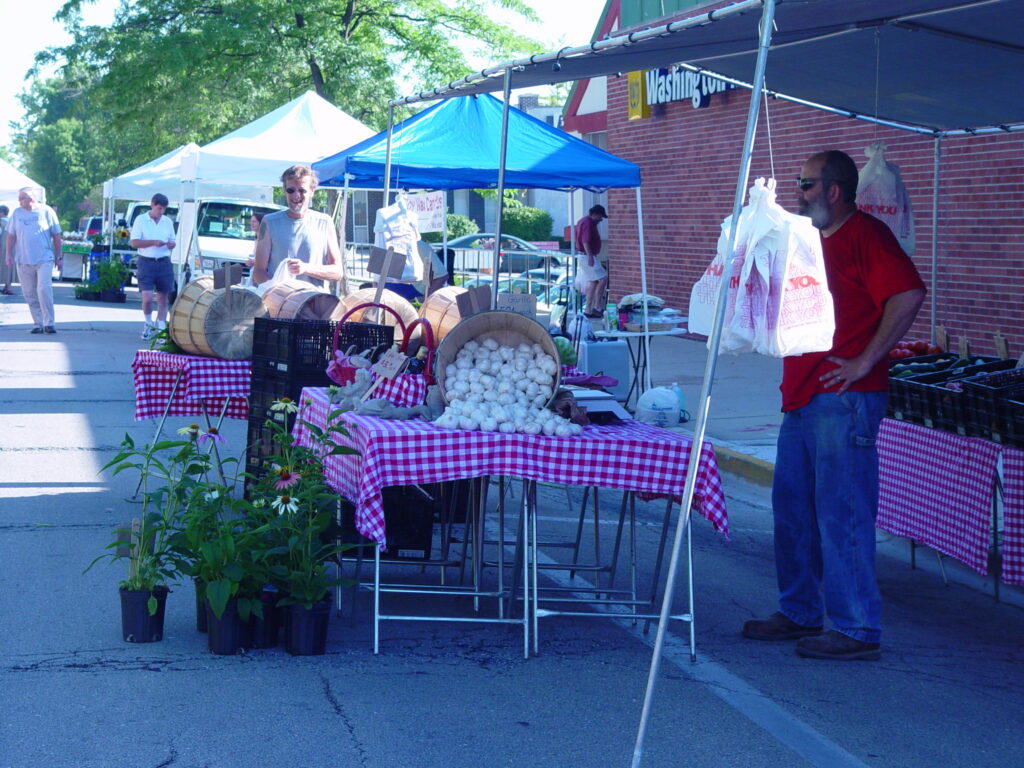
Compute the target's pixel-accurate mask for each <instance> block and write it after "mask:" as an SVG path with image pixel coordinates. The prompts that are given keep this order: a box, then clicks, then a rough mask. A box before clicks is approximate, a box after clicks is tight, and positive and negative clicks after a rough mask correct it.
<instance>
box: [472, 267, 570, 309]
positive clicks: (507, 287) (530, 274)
mask: <svg viewBox="0 0 1024 768" xmlns="http://www.w3.org/2000/svg"><path fill="white" fill-rule="evenodd" d="M544 272H545V270H544V269H531V270H529V271H526V272H523V273H521V274H518V275H516V276H515V277H503V278H501V279H499V280H498V292H499V293H532V294H533V295H534V296H536V297H537V312H538V313H541V314H543V313H545V312H550V311H551V310H552V309H553V308H554V307H555V306H556V305H557V304H559V303H562V304H563V305H564V303H565V302H566V301H567V299H568V294H569V282H568V280H569V276H568V275H567V274H566V273H565V272H564V271H563V270H561V269H553V270H551V283H546V282H544V277H545V275H544ZM493 284H494V279H493V277H492V276H491V275H480V276H478V277H472V278H470V279H468V280H465V281H463V283H462V287H463V288H476V287H478V286H481V285H486V286H488V287H490V286H491V285H493Z"/></svg>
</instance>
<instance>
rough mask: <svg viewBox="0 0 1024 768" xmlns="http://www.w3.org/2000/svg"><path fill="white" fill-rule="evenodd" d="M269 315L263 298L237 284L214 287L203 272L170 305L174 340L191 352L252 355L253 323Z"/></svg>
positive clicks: (233, 357)
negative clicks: (219, 287) (171, 305)
mask: <svg viewBox="0 0 1024 768" xmlns="http://www.w3.org/2000/svg"><path fill="white" fill-rule="evenodd" d="M264 314H266V308H265V307H264V306H263V302H262V301H261V300H260V297H259V296H257V295H256V294H255V293H253V292H252V291H247V290H246V289H244V288H238V287H236V286H228V287H227V288H221V289H216V290H215V289H214V287H213V277H212V276H211V275H203V276H202V277H197V278H196V279H195V280H193V281H192V282H190V283H189V284H188V285H186V286H185V288H184V290H182V292H181V293H180V294H179V295H178V299H177V300H176V301H175V302H174V306H173V307H172V308H171V322H170V324H169V329H170V333H171V338H172V339H174V343H175V344H177V345H178V346H179V347H181V348H182V350H184V351H185V352H187V353H189V354H191V355H203V356H205V357H220V358H223V359H224V360H244V359H245V358H247V357H252V332H253V323H254V320H255V319H256V318H257V317H262V316H263V315H264Z"/></svg>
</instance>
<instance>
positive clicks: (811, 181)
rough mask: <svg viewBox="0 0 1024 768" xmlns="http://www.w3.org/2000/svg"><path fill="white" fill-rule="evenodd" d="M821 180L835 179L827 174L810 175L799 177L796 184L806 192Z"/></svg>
mask: <svg viewBox="0 0 1024 768" xmlns="http://www.w3.org/2000/svg"><path fill="white" fill-rule="evenodd" d="M819 181H833V179H830V178H828V177H827V176H808V177H807V178H802V179H800V178H798V179H797V180H796V185H797V186H798V187H800V191H801V192H806V191H807V190H808V189H810V188H811V187H813V186H814V185H815V184H817V183H818V182H819Z"/></svg>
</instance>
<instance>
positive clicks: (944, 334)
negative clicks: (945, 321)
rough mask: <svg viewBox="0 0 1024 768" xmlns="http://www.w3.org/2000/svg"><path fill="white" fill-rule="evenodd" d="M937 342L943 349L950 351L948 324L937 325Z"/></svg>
mask: <svg viewBox="0 0 1024 768" xmlns="http://www.w3.org/2000/svg"><path fill="white" fill-rule="evenodd" d="M935 343H936V344H938V345H939V346H940V347H942V349H943V351H945V352H949V331H947V330H946V326H944V325H937V326H935Z"/></svg>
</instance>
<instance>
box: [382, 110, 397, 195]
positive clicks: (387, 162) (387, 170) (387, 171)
mask: <svg viewBox="0 0 1024 768" xmlns="http://www.w3.org/2000/svg"><path fill="white" fill-rule="evenodd" d="M394 128H395V106H394V105H393V104H388V143H387V146H386V147H385V149H384V205H383V207H384V208H387V207H388V202H389V201H388V198H389V197H391V134H392V132H393V131H394Z"/></svg>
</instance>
